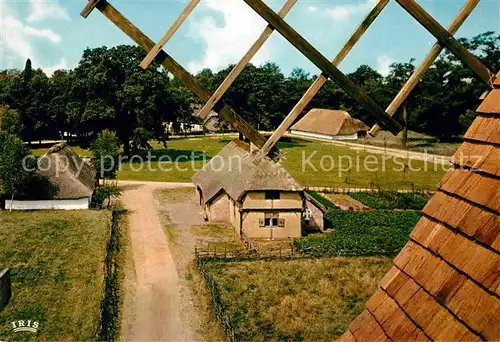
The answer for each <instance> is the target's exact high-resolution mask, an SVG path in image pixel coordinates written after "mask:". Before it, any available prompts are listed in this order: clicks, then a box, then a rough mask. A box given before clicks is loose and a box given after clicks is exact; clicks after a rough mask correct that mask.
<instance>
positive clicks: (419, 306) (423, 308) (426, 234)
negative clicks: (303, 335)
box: [340, 79, 500, 342]
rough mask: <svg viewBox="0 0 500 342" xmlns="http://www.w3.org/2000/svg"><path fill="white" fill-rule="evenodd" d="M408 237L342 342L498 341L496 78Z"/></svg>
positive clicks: (499, 84)
mask: <svg viewBox="0 0 500 342" xmlns="http://www.w3.org/2000/svg"><path fill="white" fill-rule="evenodd" d="M495 86H496V88H495V89H493V90H492V91H491V92H490V93H489V94H488V96H487V97H486V98H485V99H484V101H483V103H482V104H481V106H479V108H478V109H477V112H478V117H477V118H476V119H475V121H474V122H473V124H472V125H471V127H470V128H469V130H468V132H467V134H466V135H465V137H464V140H465V142H464V143H463V145H462V146H461V147H460V148H459V150H458V151H457V152H456V154H455V155H454V157H453V159H452V162H453V164H454V167H453V168H452V169H451V170H449V171H448V172H447V173H446V175H445V176H444V178H443V179H442V181H441V184H440V187H439V191H438V192H437V193H436V194H435V195H434V196H433V198H432V199H431V200H430V201H429V203H428V204H427V206H426V207H425V208H424V210H423V214H424V215H423V217H422V219H421V220H420V221H419V222H418V224H417V225H416V226H415V228H414V230H413V231H412V233H411V235H410V241H409V242H408V243H407V244H406V246H405V247H404V248H403V249H402V250H401V252H400V253H399V255H398V256H397V257H396V258H395V259H394V265H393V267H392V268H391V269H390V270H389V272H388V273H387V274H386V276H385V277H384V278H383V279H382V281H381V282H380V284H379V289H378V290H377V291H376V292H375V294H374V295H373V297H372V298H371V299H370V300H369V301H368V302H367V304H366V308H365V310H364V311H363V313H362V314H361V315H359V316H358V317H357V318H356V319H355V320H354V321H353V322H352V323H351V325H350V327H349V330H348V331H347V332H346V333H345V334H344V335H343V336H342V337H341V338H340V341H352V342H360V341H379V340H380V341H388V340H397V341H420V340H421V341H428V340H442V341H479V340H488V341H498V340H500V79H499V80H498V81H496V82H495Z"/></svg>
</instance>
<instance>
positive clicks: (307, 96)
mask: <svg viewBox="0 0 500 342" xmlns="http://www.w3.org/2000/svg"><path fill="white" fill-rule="evenodd" d="M388 3H389V0H380V1H379V2H378V3H377V4H376V5H375V7H374V8H373V9H372V10H371V12H370V13H369V14H368V16H367V17H366V18H365V19H364V20H363V22H362V23H361V24H360V25H359V27H358V28H357V30H356V31H355V32H354V33H353V35H352V36H351V37H350V38H349V40H348V41H347V43H346V44H345V45H344V47H343V48H342V49H341V50H340V52H339V53H338V55H337V56H336V57H335V58H334V60H333V61H332V63H333V64H334V65H335V66H339V65H340V63H342V61H343V60H344V59H345V58H346V57H347V55H348V54H349V53H350V52H351V50H352V49H353V48H354V46H355V45H356V44H357V43H358V42H359V40H360V39H361V37H362V36H363V35H364V34H365V32H366V31H367V30H368V28H370V26H371V24H372V23H373V22H374V21H375V19H377V17H378V16H379V15H380V13H382V11H383V10H384V8H385V7H386V6H387V4H388ZM326 81H327V78H326V76H324V75H323V74H321V75H320V76H318V77H317V78H316V80H315V81H314V82H313V84H311V86H310V87H309V89H307V91H306V92H305V93H304V95H303V96H302V98H301V99H300V100H299V102H297V104H296V105H295V107H293V109H292V110H291V111H290V113H289V114H288V115H287V116H286V118H285V119H284V120H283V122H282V123H281V124H280V126H279V127H278V128H277V129H276V131H274V133H273V134H272V135H271V137H269V139H267V141H266V143H265V144H264V146H263V147H262V149H261V151H260V152H261V155H262V156H265V155H267V154H268V153H269V151H270V150H271V149H272V148H273V147H274V146H276V144H277V143H278V141H279V140H280V139H281V137H282V136H283V135H284V134H285V133H286V131H288V129H289V128H290V126H292V125H293V123H294V122H295V120H296V119H297V117H298V116H299V115H300V113H302V111H303V110H304V109H305V108H306V107H307V105H308V104H309V102H311V100H312V99H313V97H314V96H316V94H317V93H318V92H319V91H320V90H321V88H322V87H323V85H325V83H326Z"/></svg>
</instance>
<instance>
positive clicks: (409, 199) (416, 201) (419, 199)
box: [350, 191, 427, 210]
mask: <svg viewBox="0 0 500 342" xmlns="http://www.w3.org/2000/svg"><path fill="white" fill-rule="evenodd" d="M350 196H351V197H352V198H354V199H355V200H358V201H360V202H361V203H363V204H364V205H366V206H368V207H370V208H372V209H405V210H422V209H423V208H424V207H425V205H426V204H427V199H426V198H425V197H424V195H421V194H418V193H399V192H397V191H379V192H373V193H366V192H360V193H352V194H350Z"/></svg>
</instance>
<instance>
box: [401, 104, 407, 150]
mask: <svg viewBox="0 0 500 342" xmlns="http://www.w3.org/2000/svg"><path fill="white" fill-rule="evenodd" d="M403 124H404V126H403V138H402V144H403V149H405V150H406V149H407V148H408V109H407V108H406V103H405V104H404V106H403Z"/></svg>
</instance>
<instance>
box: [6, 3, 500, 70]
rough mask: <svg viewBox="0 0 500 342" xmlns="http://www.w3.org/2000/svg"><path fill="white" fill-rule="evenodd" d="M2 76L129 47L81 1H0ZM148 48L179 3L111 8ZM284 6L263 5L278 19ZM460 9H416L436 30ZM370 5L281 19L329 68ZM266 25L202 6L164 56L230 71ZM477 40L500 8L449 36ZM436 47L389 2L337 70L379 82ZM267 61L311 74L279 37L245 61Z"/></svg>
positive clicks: (478, 14) (314, 7)
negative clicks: (359, 72)
mask: <svg viewBox="0 0 500 342" xmlns="http://www.w3.org/2000/svg"><path fill="white" fill-rule="evenodd" d="M0 1H1V12H0V17H1V33H0V34H1V38H2V40H1V46H0V57H1V59H0V68H1V69H10V68H20V69H21V68H23V67H24V63H25V61H26V59H27V58H31V60H32V61H33V65H34V67H37V68H38V67H40V68H43V69H44V70H45V71H46V72H47V73H49V74H50V73H51V72H52V71H53V70H55V69H59V68H63V69H65V68H66V69H68V68H73V67H74V66H75V65H77V63H78V60H79V58H80V57H81V54H82V51H83V50H84V49H85V48H86V47H99V46H102V45H106V46H108V47H110V46H115V45H119V44H132V41H131V40H129V38H128V37H127V36H126V35H125V34H124V33H122V32H121V31H120V30H119V29H117V28H116V27H115V26H114V25H113V24H112V23H110V22H109V21H108V20H107V19H106V18H105V17H104V16H103V15H102V14H101V13H100V12H99V11H98V10H95V11H94V12H93V13H92V14H91V15H90V17H89V18H88V19H86V20H85V19H83V18H81V17H80V15H79V14H80V12H81V10H82V9H83V7H84V6H85V3H86V1H85V0H82V1H79V0H42V1H40V0H0ZM109 1H110V2H111V3H112V4H113V5H114V6H115V7H116V8H117V9H118V10H119V11H121V12H122V13H123V14H124V15H125V16H126V17H127V18H129V19H130V20H131V21H132V22H133V23H134V24H135V25H137V26H138V27H139V28H140V29H141V30H143V32H145V33H146V34H147V35H149V36H150V38H151V39H153V40H155V41H156V40H159V39H160V38H161V36H162V35H163V34H164V33H165V32H166V31H167V29H168V27H169V25H170V24H171V23H172V22H173V21H174V20H175V18H176V17H177V16H178V15H179V14H180V13H181V11H182V9H183V8H184V6H185V5H186V1H174V0H149V1H141V0H136V1H130V0H127V1H120V0H109ZM283 2H284V0H279V1H278V0H266V3H267V4H268V5H270V6H271V7H272V8H273V9H274V10H276V11H277V10H279V8H280V7H281V6H282V5H283ZM464 2H465V1H463V0H460V1H450V0H427V1H419V3H420V4H421V5H422V6H423V7H424V8H425V9H426V10H428V11H429V12H430V13H431V14H432V15H433V16H434V17H435V18H436V19H437V20H438V21H439V22H440V23H441V24H442V25H444V26H445V27H446V26H448V25H449V23H450V22H451V20H452V19H453V17H454V16H455V15H456V14H457V13H458V11H459V10H460V8H461V7H462V6H463V4H464ZM373 6H374V2H373V0H357V1H354V0H353V1H345V0H343V1H338V0H321V1H317V0H298V3H297V4H296V5H295V7H294V8H293V9H292V11H291V12H290V13H289V14H288V16H287V17H286V21H287V22H288V23H289V24H291V25H292V26H293V27H294V28H295V29H296V30H297V31H298V32H299V33H300V34H302V35H303V36H304V37H305V38H307V39H308V40H309V41H310V42H311V43H312V44H313V45H314V46H315V47H316V48H317V49H318V50H320V51H321V52H322V53H323V54H324V55H325V56H326V57H327V58H328V59H333V57H334V56H335V54H336V53H337V52H338V51H339V50H340V48H341V47H342V45H343V44H344V43H345V41H346V40H347V39H348V38H349V36H350V35H351V34H352V33H353V31H354V30H355V29H356V27H357V26H358V25H359V23H360V22H361V21H362V20H363V18H364V17H365V16H366V15H367V14H368V12H369V11H370V10H371V8H373ZM264 27H265V23H264V21H263V20H262V19H260V18H259V16H258V15H256V14H255V13H254V12H253V11H252V9H251V8H249V7H248V6H247V5H246V4H245V3H244V1H243V0H210V1H208V0H202V3H201V4H200V5H198V7H197V8H196V9H195V11H194V13H193V14H192V15H191V17H190V18H189V19H188V20H187V21H186V22H185V23H184V24H183V26H182V27H181V29H180V30H179V31H178V32H177V34H176V35H175V36H174V38H173V39H172V40H171V41H170V42H169V44H168V45H167V47H166V49H167V51H168V52H169V53H170V54H171V55H172V56H173V57H174V58H175V59H177V60H178V61H179V62H180V63H181V64H182V65H184V66H185V67H186V68H187V69H188V70H189V71H191V72H197V71H199V70H201V69H203V68H206V67H208V68H212V69H215V70H219V69H221V68H224V67H226V66H227V65H228V64H230V63H235V62H237V61H238V60H239V59H240V58H241V56H242V55H243V54H244V53H245V52H246V50H247V49H248V47H249V46H250V45H251V44H252V42H253V41H254V40H255V39H256V38H257V37H258V35H259V34H260V33H261V31H262V29H263V28H264ZM485 31H497V32H500V0H481V2H480V4H479V5H478V7H477V9H476V10H475V12H474V13H473V14H472V16H471V17H470V19H469V20H468V21H467V22H466V23H465V24H464V26H463V27H462V29H461V30H460V31H459V32H458V34H457V36H460V37H472V36H474V35H476V34H479V33H482V32H485ZM434 42H435V40H434V38H433V37H432V36H431V35H430V34H429V33H427V31H425V29H423V28H422V27H421V26H420V25H419V24H418V23H417V22H416V21H415V20H414V19H413V18H412V17H411V16H410V15H408V14H407V13H406V12H405V11H404V10H403V9H402V8H400V7H399V5H398V4H397V3H396V2H395V1H394V0H391V2H390V4H389V5H388V6H387V8H386V9H385V10H384V11H383V13H382V14H381V15H380V17H379V18H377V20H376V21H375V23H374V24H373V25H372V27H371V28H370V30H369V31H368V33H367V34H366V35H365V36H364V38H363V39H362V40H361V41H360V43H358V45H357V46H356V48H355V49H354V50H353V51H352V52H351V54H350V55H349V56H348V57H347V58H346V59H345V61H344V63H343V64H342V65H341V69H342V70H343V71H345V72H351V71H353V70H355V69H356V68H357V67H358V66H359V65H361V64H368V65H370V66H372V67H374V68H375V69H377V70H378V71H379V72H381V73H383V74H385V73H387V71H388V67H389V65H390V64H391V63H392V62H393V61H408V60H409V59H410V58H412V57H414V58H416V59H417V61H420V60H421V59H422V58H423V57H424V56H425V54H426V53H427V52H428V50H429V49H430V46H431V45H432V44H434ZM265 61H274V62H276V63H278V64H279V65H280V67H281V68H282V70H283V71H284V72H285V74H289V73H290V72H291V71H292V69H293V68H294V67H302V68H304V69H306V70H307V71H309V72H311V73H312V74H316V73H318V70H317V69H316V68H315V66H314V65H312V64H311V63H310V62H309V61H308V60H307V59H306V58H305V57H303V56H302V55H301V54H300V52H298V51H297V50H295V48H294V47H293V46H291V45H290V44H289V43H288V42H287V41H285V40H284V39H283V38H282V37H281V36H280V35H279V34H278V33H274V34H273V36H272V37H271V39H269V41H268V42H267V43H266V45H265V46H264V47H263V48H262V49H261V51H260V52H259V53H258V54H257V55H256V56H255V58H254V59H253V61H252V62H253V63H255V64H261V63H262V62H265Z"/></svg>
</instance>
